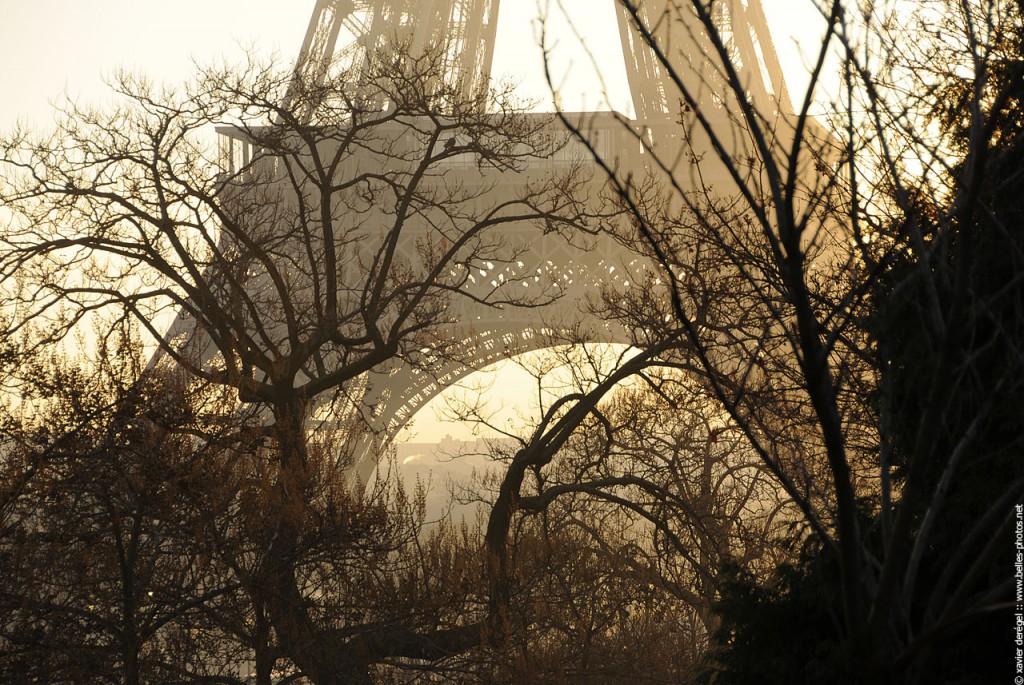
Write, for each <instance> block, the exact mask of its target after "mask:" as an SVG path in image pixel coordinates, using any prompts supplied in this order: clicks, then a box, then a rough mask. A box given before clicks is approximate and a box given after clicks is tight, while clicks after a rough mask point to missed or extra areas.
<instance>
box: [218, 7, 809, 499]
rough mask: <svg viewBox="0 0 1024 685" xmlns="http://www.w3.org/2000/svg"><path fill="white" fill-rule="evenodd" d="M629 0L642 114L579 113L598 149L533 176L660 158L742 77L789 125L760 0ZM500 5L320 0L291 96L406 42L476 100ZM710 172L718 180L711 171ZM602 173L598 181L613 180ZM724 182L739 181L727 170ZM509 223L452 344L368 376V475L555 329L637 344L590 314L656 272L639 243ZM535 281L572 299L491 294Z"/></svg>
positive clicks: (409, 247) (718, 113)
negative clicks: (509, 248) (464, 393)
mask: <svg viewBox="0 0 1024 685" xmlns="http://www.w3.org/2000/svg"><path fill="white" fill-rule="evenodd" d="M616 7H617V15H616V16H617V22H618V29H619V36H620V39H621V50H622V56H623V60H624V62H625V66H626V73H627V80H628V86H629V90H630V93H631V95H632V100H633V105H634V109H635V112H636V117H635V119H633V120H627V119H626V118H625V117H623V116H622V115H620V114H616V113H610V112H603V113H601V112H584V113H576V114H574V115H572V116H573V117H575V118H576V119H577V120H578V121H580V122H585V123H584V124H583V126H584V127H585V130H586V135H587V136H588V138H589V145H590V147H591V149H590V150H588V149H586V148H585V147H584V146H582V145H579V144H575V143H571V144H569V145H567V146H566V147H563V148H561V149H560V150H559V151H558V152H557V153H556V154H554V155H553V156H552V158H550V159H546V160H537V161H536V162H535V163H534V165H533V167H534V168H530V169H527V170H526V172H519V173H520V174H523V173H525V174H526V175H532V176H533V177H534V178H536V177H537V175H538V174H544V173H549V172H551V171H556V170H557V168H558V167H559V166H560V165H563V166H564V165H572V164H580V163H584V164H586V163H587V162H588V161H590V160H591V159H592V158H591V154H592V152H594V151H596V153H597V154H599V155H600V156H601V157H603V158H604V159H606V160H609V163H610V164H611V165H616V164H617V165H620V166H621V167H623V168H640V167H642V166H643V165H644V164H645V163H649V162H648V160H649V158H650V152H651V151H652V150H654V149H657V150H658V152H659V153H663V152H665V151H667V152H668V155H669V156H672V155H675V154H676V153H675V152H674V150H675V148H680V147H681V141H682V139H683V127H684V126H685V123H686V122H685V121H684V120H685V119H686V117H687V116H691V117H692V116H693V115H694V110H697V111H700V112H701V114H702V116H704V117H709V118H711V119H717V120H719V121H728V120H729V119H730V117H731V116H732V111H734V110H732V109H731V108H733V107H734V106H735V103H734V102H730V101H729V100H728V99H727V97H726V96H724V95H723V93H729V92H731V91H730V88H729V87H728V84H729V83H733V84H735V83H736V82H737V81H738V82H739V83H740V84H742V86H741V89H742V90H744V91H745V92H746V95H747V100H748V102H750V103H751V104H753V106H754V107H755V108H756V109H757V110H758V112H760V113H761V116H763V117H774V118H775V119H776V120H778V121H781V122H784V119H785V117H780V114H783V113H786V112H789V111H791V106H790V103H789V96H788V94H787V91H786V86H785V82H784V79H783V75H782V70H781V67H780V66H779V62H778V59H777V57H776V54H775V50H774V47H773V45H772V41H771V38H770V35H769V32H768V28H767V22H766V20H765V16H764V11H763V9H762V7H761V3H760V0H719V1H718V2H714V3H698V4H696V6H695V4H694V3H676V2H666V1H664V0H660V1H655V0H649V1H646V2H645V1H643V0H619V2H617V4H616ZM498 9H499V0H317V2H316V6H315V8H314V10H313V15H312V17H311V19H310V23H309V28H308V30H307V32H306V35H305V38H304V40H303V43H302V48H301V51H300V54H299V58H298V60H297V63H296V66H295V70H294V77H293V81H292V84H291V86H290V87H289V88H288V90H287V93H286V95H285V100H286V101H285V102H284V103H283V104H284V105H285V107H290V108H293V111H295V108H299V107H301V104H299V103H301V102H302V101H303V99H302V98H301V97H299V94H300V93H301V92H302V90H303V89H308V88H309V87H310V86H314V87H315V86H318V85H321V84H323V83H324V82H325V80H326V78H327V76H328V74H329V73H331V70H332V69H346V70H353V69H354V70H356V71H358V70H359V69H362V68H365V66H366V65H367V64H368V63H369V61H370V60H373V59H376V58H378V57H379V55H381V54H383V53H382V52H381V51H382V50H384V49H386V48H387V46H388V45H394V44H396V42H397V43H398V44H401V45H402V46H404V49H406V50H410V51H411V52H412V53H413V54H415V53H416V52H417V51H426V50H432V51H434V53H433V54H435V55H442V56H443V65H444V69H443V73H442V74H441V75H440V76H439V78H443V79H445V80H446V81H447V82H448V84H449V85H450V86H455V87H456V89H457V90H458V92H461V93H462V95H463V96H464V97H467V98H470V97H473V96H474V94H476V93H478V92H479V91H480V89H482V88H486V87H487V85H488V83H489V80H490V74H491V66H492V59H493V55H494V43H495V37H496V31H497V29H498V25H497V24H498V21H497V20H498ZM700 11H705V12H709V13H710V15H709V17H700V16H698V15H697V12H700ZM707 18H710V19H711V20H712V21H713V22H714V24H715V26H716V27H718V30H719V35H720V36H721V37H722V45H724V52H723V51H721V50H720V51H717V52H716V50H715V49H714V48H713V46H712V44H711V42H710V41H709V40H708V37H707V35H706V33H705V32H704V31H702V30H701V29H700V26H701V19H707ZM640 26H642V27H648V28H647V29H646V30H642V29H640V28H638V27H640ZM666 64H667V65H668V67H666ZM729 69H732V71H729ZM732 91H735V88H733V89H732ZM686 112H689V114H688V115H687V114H684V113H686ZM299 116H300V118H302V117H305V118H306V120H307V122H308V123H309V124H310V125H313V126H315V125H316V121H311V120H310V119H311V117H312V113H311V112H301V111H300V112H299ZM538 116H548V118H549V119H550V116H549V115H538ZM691 123H692V119H691ZM549 125H550V133H549V135H551V136H557V135H564V130H563V129H562V128H561V126H560V125H558V124H557V123H556V122H555V121H554V120H553V119H550V124H549ZM222 134H223V135H224V136H225V140H226V141H227V143H228V146H229V148H230V149H231V150H232V151H233V152H234V154H235V155H236V156H237V155H238V153H239V150H238V149H236V148H241V152H242V154H241V159H242V160H243V161H247V160H248V159H249V158H250V156H251V154H252V151H251V150H249V149H248V148H247V145H248V144H247V143H246V141H245V136H244V135H241V134H236V133H232V132H230V131H226V130H225V131H222ZM686 140H687V145H689V146H690V147H691V149H692V148H693V147H694V146H697V147H699V146H701V145H704V146H707V141H704V142H703V143H702V142H701V141H700V140H695V139H694V138H693V137H692V136H687V138H686ZM731 144H734V145H742V144H743V143H742V141H739V142H737V141H735V140H734V141H732V143H731ZM645 155H646V158H645ZM693 157H694V158H696V155H694V156H693ZM678 159H679V157H678V155H677V156H676V160H677V162H678ZM446 164H447V168H445V169H444V170H443V171H444V173H445V174H446V175H448V176H450V177H458V178H459V179H460V182H465V183H474V182H476V183H479V182H480V180H479V171H478V167H477V166H476V165H475V164H474V163H472V160H471V159H467V160H463V161H460V160H459V158H456V159H454V160H450V161H448V162H446ZM592 171H596V167H592ZM701 173H702V176H704V178H705V181H707V180H708V179H707V176H706V173H705V171H704V170H703V169H702V172H701ZM712 173H713V172H712ZM598 176H599V175H597V174H595V181H594V183H595V185H596V184H599V183H600V182H601V181H600V179H598ZM712 180H713V179H712ZM720 180H721V181H722V182H723V183H728V182H729V181H728V179H727V177H726V176H725V175H724V174H722V175H721V177H720ZM513 185H514V179H509V180H507V182H503V183H498V184H497V185H496V186H495V187H496V188H497V190H496V191H495V192H499V193H500V192H508V189H509V188H511V187H512V186H513ZM502 188H504V189H505V190H504V191H502ZM506 231H507V233H508V239H509V243H510V245H514V246H515V249H516V255H515V257H514V258H509V259H507V260H504V261H503V260H500V259H495V260H494V261H495V262H499V264H498V265H497V266H496V265H495V264H493V263H484V264H481V265H480V268H479V269H477V271H478V273H474V274H472V277H471V278H469V279H468V280H467V281H466V283H465V285H464V286H463V287H464V290H465V291H466V292H465V294H466V295H467V297H465V298H453V302H452V303H451V305H450V306H449V308H448V311H447V320H448V321H449V322H450V323H449V324H447V325H446V327H445V328H444V330H442V331H441V332H440V333H441V335H442V336H443V337H444V339H445V341H446V342H445V343H444V344H443V352H438V351H436V350H429V349H426V350H423V354H422V355H421V358H420V359H417V360H415V363H408V361H406V362H398V363H394V364H391V365H389V366H386V367H384V368H377V369H375V370H374V371H372V372H370V373H369V374H368V378H366V379H365V384H364V390H363V391H362V392H363V397H362V402H361V403H360V404H361V407H362V411H363V419H364V420H365V423H366V425H367V426H368V427H369V430H367V431H365V432H364V433H363V437H362V438H361V442H360V443H359V444H357V445H356V446H355V447H354V450H355V453H356V472H357V475H358V476H359V477H361V478H363V479H364V481H365V480H366V479H367V478H368V477H369V476H370V474H371V473H372V471H373V469H374V468H375V466H376V455H377V454H379V453H380V446H381V445H382V444H386V443H388V442H390V440H392V439H393V438H394V437H395V436H396V435H397V433H398V432H399V431H400V430H401V429H402V428H403V427H404V426H405V425H406V424H407V423H408V422H409V420H410V419H411V418H412V416H413V415H414V414H415V413H416V411H417V410H419V409H420V408H422V407H423V405H425V404H426V403H427V402H428V401H429V400H430V399H432V398H433V397H435V396H436V395H438V394H439V393H440V392H442V391H443V390H444V389H445V388H446V387H448V386H450V385H451V384H453V383H455V382H457V381H458V380H459V379H461V378H462V377H464V376H466V375H468V374H469V373H471V372H473V371H475V370H477V369H481V368H484V367H486V366H489V365H490V364H492V363H494V362H497V361H499V360H501V359H505V358H509V357H512V356H515V355H519V354H522V353H524V352H529V351H534V350H538V349H542V348H545V347H548V346H550V345H551V344H552V340H553V339H554V338H553V336H552V335H550V334H551V333H552V331H553V330H554V329H556V328H562V329H569V328H575V329H577V330H583V331H585V333H584V334H585V336H586V337H587V338H588V339H589V340H591V341H592V342H607V343H623V344H630V343H634V342H635V340H634V336H635V332H631V331H627V330H624V329H622V328H621V326H617V325H614V324H611V323H609V322H606V321H601V320H599V319H598V318H597V317H594V316H592V315H589V314H588V311H589V306H588V302H589V301H590V300H591V298H593V297H595V296H596V295H598V294H599V293H600V292H601V290H602V289H607V288H612V289H623V288H629V287H631V286H634V287H635V285H636V284H640V283H644V282H648V283H649V282H651V278H649V277H650V276H651V275H652V272H651V271H650V270H649V269H650V267H649V265H647V264H646V263H644V261H643V260H641V259H639V258H638V257H637V255H636V253H635V252H632V251H630V250H627V249H623V247H622V245H621V243H620V242H619V241H617V240H616V239H615V238H613V237H611V236H609V235H607V234H604V233H600V232H599V233H597V234H595V235H593V236H589V237H588V238H587V240H586V241H585V242H586V245H583V246H581V245H579V244H575V245H574V244H570V243H569V242H567V241H566V240H565V239H564V238H562V237H560V236H559V235H557V234H552V233H548V232H545V231H543V230H540V229H538V227H536V226H528V225H524V226H522V227H521V229H519V228H517V229H512V230H508V229H506ZM420 237H422V236H420ZM420 237H418V236H417V233H416V231H415V230H412V231H409V232H408V233H407V234H406V235H405V236H403V239H404V240H405V241H406V244H404V245H400V246H399V251H400V252H402V253H403V254H404V256H405V258H407V259H409V260H411V261H415V260H416V254H415V253H416V248H415V243H416V240H418V239H419V238H420ZM531 283H534V284H536V285H537V287H544V288H547V289H548V290H551V289H552V288H553V289H555V290H557V291H558V292H559V294H560V297H558V298H557V300H555V301H554V302H552V303H551V304H548V305H546V306H544V307H543V308H541V309H521V308H517V307H514V306H505V307H487V306H482V305H481V304H480V302H481V300H485V299H486V297H487V296H488V294H489V293H493V292H494V290H495V289H496V288H499V287H503V285H504V284H518V285H516V286H515V287H526V286H528V285H530V284H531ZM505 287H512V286H511V285H508V286H505Z"/></svg>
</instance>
